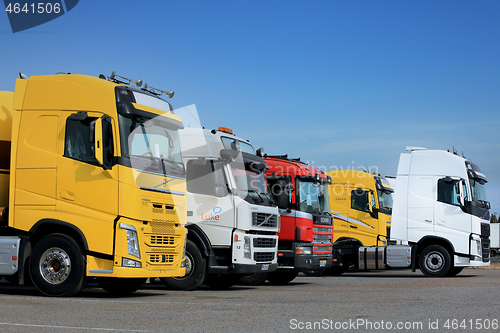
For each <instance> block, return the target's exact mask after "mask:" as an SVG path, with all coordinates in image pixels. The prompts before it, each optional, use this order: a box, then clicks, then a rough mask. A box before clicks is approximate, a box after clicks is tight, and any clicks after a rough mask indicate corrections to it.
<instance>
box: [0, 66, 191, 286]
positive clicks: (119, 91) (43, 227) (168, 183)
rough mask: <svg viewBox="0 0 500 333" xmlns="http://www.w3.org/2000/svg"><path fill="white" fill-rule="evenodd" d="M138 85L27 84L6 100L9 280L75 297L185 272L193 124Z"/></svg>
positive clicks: (4, 265) (0, 135)
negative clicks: (182, 136)
mask: <svg viewBox="0 0 500 333" xmlns="http://www.w3.org/2000/svg"><path fill="white" fill-rule="evenodd" d="M118 78H120V79H122V81H120V80H119V79H118ZM123 79H124V80H123ZM125 81H128V82H125ZM132 82H134V83H136V85H137V86H138V87H140V86H141V85H142V82H141V81H138V82H135V81H131V80H128V79H125V78H123V77H119V76H117V75H115V74H114V73H113V74H112V75H111V76H110V77H106V76H104V75H101V76H100V77H91V76H84V75H73V74H63V75H46V76H34V77H30V78H27V77H26V76H24V75H21V79H17V80H16V85H15V91H14V92H5V91H2V92H0V156H1V157H0V161H1V162H0V212H1V216H0V221H1V222H0V225H1V226H0V277H1V276H4V277H6V278H7V279H8V280H9V281H11V282H14V283H19V284H24V282H25V281H29V280H31V281H32V282H33V284H34V285H35V286H36V288H38V289H39V290H40V291H41V292H42V293H43V294H45V295H49V296H71V295H75V294H77V293H78V292H80V291H81V290H82V289H83V288H84V287H85V284H86V281H87V280H88V279H89V278H96V280H97V282H98V283H99V285H100V286H101V287H102V288H104V289H105V290H107V291H109V292H111V293H114V294H126V293H130V292H133V291H135V290H137V289H138V288H140V287H141V286H142V284H143V283H144V282H145V280H146V279H147V278H149V277H151V278H154V277H171V276H183V275H184V274H185V267H184V265H185V264H184V252H183V251H184V250H185V238H186V228H185V223H186V181H185V170H184V165H183V163H182V155H181V150H180V144H179V138H178V130H179V129H181V128H183V124H182V121H181V119H180V118H179V117H178V116H176V115H175V114H173V109H172V107H171V105H170V104H169V103H168V102H167V101H165V100H164V99H162V98H160V97H159V95H160V93H162V92H163V91H161V90H158V89H154V88H151V87H149V88H147V85H146V86H145V87H144V88H142V89H139V88H135V87H132V85H131V83H132ZM172 94H173V93H170V94H169V95H170V96H172ZM28 277H30V279H29V278H28Z"/></svg>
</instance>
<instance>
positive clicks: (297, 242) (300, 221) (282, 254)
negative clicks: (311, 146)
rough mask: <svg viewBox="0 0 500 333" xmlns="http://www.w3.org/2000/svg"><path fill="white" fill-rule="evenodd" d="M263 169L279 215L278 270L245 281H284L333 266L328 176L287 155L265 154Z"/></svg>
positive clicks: (277, 282)
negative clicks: (265, 168)
mask: <svg viewBox="0 0 500 333" xmlns="http://www.w3.org/2000/svg"><path fill="white" fill-rule="evenodd" d="M257 153H258V155H261V156H264V160H265V161H266V163H267V164H268V165H269V170H267V172H266V178H267V182H268V184H269V188H270V191H271V194H272V195H273V196H274V198H275V200H276V202H277V203H278V207H279V209H280V216H281V228H280V232H279V233H278V237H279V242H278V270H277V271H276V272H274V273H268V274H267V277H262V276H261V278H260V279H261V281H258V278H257V277H254V278H253V280H254V281H252V279H251V278H252V277H248V278H247V279H246V280H248V281H246V282H247V284H252V282H254V283H258V282H262V280H264V279H265V278H267V280H268V281H269V282H271V283H272V284H286V283H288V282H290V281H292V280H293V279H295V277H296V276H297V275H298V274H299V272H308V273H310V274H315V273H318V274H319V273H320V272H323V271H324V270H325V269H326V268H328V267H330V266H331V265H332V237H333V217H332V215H331V214H330V208H329V204H330V202H329V199H328V189H327V186H328V184H330V183H331V178H330V176H328V175H325V174H324V173H323V172H322V171H321V170H319V169H317V168H315V167H312V166H310V165H307V164H306V163H304V162H302V161H300V158H288V155H267V154H264V153H263V151H261V150H259V151H258V152H257Z"/></svg>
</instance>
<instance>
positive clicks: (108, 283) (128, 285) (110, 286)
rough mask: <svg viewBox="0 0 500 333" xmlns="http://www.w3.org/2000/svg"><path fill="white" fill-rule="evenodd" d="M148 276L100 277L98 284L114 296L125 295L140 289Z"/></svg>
mask: <svg viewBox="0 0 500 333" xmlns="http://www.w3.org/2000/svg"><path fill="white" fill-rule="evenodd" d="M146 280H147V278H98V279H97V284H98V285H99V287H101V288H102V289H104V290H106V291H107V292H108V293H110V294H112V295H113V296H125V295H128V294H131V293H133V292H134V291H137V290H138V289H140V288H141V287H142V286H143V285H144V283H145V282H146Z"/></svg>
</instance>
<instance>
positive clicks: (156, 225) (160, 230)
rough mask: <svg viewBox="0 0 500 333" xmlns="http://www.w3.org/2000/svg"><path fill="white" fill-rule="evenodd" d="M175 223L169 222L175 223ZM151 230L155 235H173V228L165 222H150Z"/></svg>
mask: <svg viewBox="0 0 500 333" xmlns="http://www.w3.org/2000/svg"><path fill="white" fill-rule="evenodd" d="M175 222H176V221H171V223H175ZM149 225H150V226H151V230H152V232H153V233H155V234H174V233H175V228H174V227H173V226H172V225H169V224H167V223H165V222H150V223H149Z"/></svg>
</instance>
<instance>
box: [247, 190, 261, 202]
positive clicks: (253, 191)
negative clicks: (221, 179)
mask: <svg viewBox="0 0 500 333" xmlns="http://www.w3.org/2000/svg"><path fill="white" fill-rule="evenodd" d="M246 191H247V192H252V193H257V195H258V196H259V199H260V201H262V202H264V199H262V196H261V195H260V193H259V192H257V191H256V190H250V189H249V190H246Z"/></svg>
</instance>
